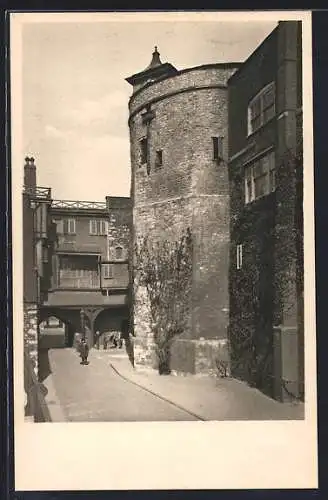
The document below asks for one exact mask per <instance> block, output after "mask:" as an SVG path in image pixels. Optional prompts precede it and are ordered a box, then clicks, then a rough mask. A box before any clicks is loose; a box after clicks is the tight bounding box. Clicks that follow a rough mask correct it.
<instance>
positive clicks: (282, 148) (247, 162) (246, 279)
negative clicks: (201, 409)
mask: <svg viewBox="0 0 328 500" xmlns="http://www.w3.org/2000/svg"><path fill="white" fill-rule="evenodd" d="M301 62H302V44H301V23H300V22H281V23H279V24H278V26H277V28H276V29H275V30H274V31H273V32H272V33H271V34H270V35H269V36H268V37H267V38H266V39H265V40H264V42H263V43H262V44H261V45H260V46H259V47H258V48H257V49H256V50H255V52H254V53H253V54H252V55H251V56H250V57H249V58H248V59H247V60H246V61H245V62H244V64H243V65H242V67H241V68H240V69H239V70H238V71H237V72H236V73H235V74H234V75H233V76H232V77H231V78H230V80H229V82H228V88H229V183H230V271H229V284H230V321H229V338H230V347H231V349H230V354H231V370H232V374H233V375H234V376H237V377H240V378H242V379H244V380H247V381H248V382H249V383H251V384H252V385H255V386H256V387H258V388H260V389H261V390H263V391H264V392H266V393H267V394H269V395H270V396H274V397H275V398H277V399H280V400H285V399H291V398H302V397H303V395H304V375H303V363H304V354H303V352H304V342H303V335H304V334H303V319H302V318H303V253H302V252H303V250H302V249H303V245H302V241H303V239H302V233H303V223H302V210H303V207H302V151H301V141H302V83H301V75H302V67H301V66H302V65H301Z"/></svg>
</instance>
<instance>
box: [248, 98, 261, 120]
mask: <svg viewBox="0 0 328 500" xmlns="http://www.w3.org/2000/svg"><path fill="white" fill-rule="evenodd" d="M250 112H251V119H253V118H255V117H256V116H259V115H260V113H261V100H260V99H259V98H257V99H256V100H255V101H254V102H252V104H251V105H250Z"/></svg>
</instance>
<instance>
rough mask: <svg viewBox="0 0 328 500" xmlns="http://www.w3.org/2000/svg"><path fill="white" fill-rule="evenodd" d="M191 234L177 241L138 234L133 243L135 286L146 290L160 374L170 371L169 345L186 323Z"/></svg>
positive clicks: (189, 300)
mask: <svg viewBox="0 0 328 500" xmlns="http://www.w3.org/2000/svg"><path fill="white" fill-rule="evenodd" d="M192 249H193V243H192V234H191V231H190V229H189V228H188V229H187V230H186V231H185V232H183V233H182V235H181V237H180V239H179V240H177V241H174V242H172V241H169V240H158V241H155V242H154V241H152V240H150V238H148V237H147V236H146V237H140V238H139V239H138V241H137V242H136V244H135V286H136V287H143V288H144V289H145V290H146V293H147V298H148V301H149V307H150V317H151V329H152V332H153V339H154V344H155V352H156V355H157V359H158V370H159V373H160V374H168V373H170V371H171V368H170V359H171V346H172V342H173V340H174V338H175V337H176V336H177V335H180V334H182V333H183V332H184V331H185V329H186V328H187V325H188V318H189V312H190V307H191V286H192V255H193V251H192Z"/></svg>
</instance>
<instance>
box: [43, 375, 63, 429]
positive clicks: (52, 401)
mask: <svg viewBox="0 0 328 500" xmlns="http://www.w3.org/2000/svg"><path fill="white" fill-rule="evenodd" d="M42 383H43V385H44V386H45V387H46V389H47V391H48V393H47V395H46V396H45V402H46V404H47V408H48V410H49V413H50V419H51V422H67V421H68V420H67V418H66V417H65V414H64V412H63V409H62V407H61V404H60V402H59V399H58V396H57V393H56V389H55V386H54V382H53V377H52V374H50V375H49V376H48V377H47V378H46V379H45V380H44V381H43V382H42Z"/></svg>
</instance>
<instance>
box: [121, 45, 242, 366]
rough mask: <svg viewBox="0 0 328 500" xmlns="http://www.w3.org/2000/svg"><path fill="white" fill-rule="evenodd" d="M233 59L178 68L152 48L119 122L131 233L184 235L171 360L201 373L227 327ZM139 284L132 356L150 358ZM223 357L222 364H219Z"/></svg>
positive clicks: (220, 349)
mask: <svg viewBox="0 0 328 500" xmlns="http://www.w3.org/2000/svg"><path fill="white" fill-rule="evenodd" d="M239 66H240V64H238V63H224V64H210V65H204V66H199V67H195V68H189V69H185V70H182V71H178V70H177V69H176V68H175V67H174V66H172V65H171V64H169V63H162V62H161V60H160V56H159V53H158V51H157V48H156V47H155V51H154V52H153V58H152V61H151V63H150V65H149V66H148V67H147V68H146V69H145V70H144V71H141V72H139V73H137V74H134V75H132V76H131V77H129V78H127V79H126V80H127V81H128V82H129V83H130V84H131V85H132V86H133V93H132V96H131V98H130V101H129V111H130V116H129V127H130V148H131V168H132V187H131V194H132V199H133V228H134V231H133V233H134V234H133V238H134V241H136V239H137V238H138V236H140V235H141V236H142V235H147V236H148V237H149V238H150V239H152V240H153V241H155V240H160V239H170V240H175V241H178V240H179V239H180V237H181V235H182V233H183V232H184V231H185V230H186V228H187V227H189V228H190V229H191V232H192V235H193V283H192V297H191V301H192V308H191V309H192V311H191V315H190V318H189V325H190V328H189V329H188V331H186V332H184V334H182V335H181V337H179V338H177V339H176V340H175V342H174V345H173V348H172V360H171V364H172V366H171V368H172V369H173V370H176V371H182V372H191V373H199V372H209V371H211V370H212V369H215V359H216V358H219V359H221V360H222V361H223V362H224V363H225V362H226V361H227V359H226V355H227V353H226V340H227V325H228V316H229V314H228V313H229V311H228V307H229V304H228V265H229V262H228V255H229V246H228V245H229V186H228V166H227V163H228V157H227V155H228V116H227V113H228V108H227V105H228V102H227V98H228V96H227V92H228V90H227V81H228V79H229V77H230V76H231V75H232V74H233V73H234V72H235V71H236V69H238V67H239ZM140 293H141V292H140V291H138V290H137V291H136V295H135V301H134V304H135V305H134V331H135V335H136V339H135V362H136V364H137V365H138V364H148V365H150V364H152V354H151V350H152V347H151V346H152V332H151V331H150V324H149V315H148V312H147V307H146V305H145V301H144V299H143V297H141V296H140ZM224 363H223V364H224Z"/></svg>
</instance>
